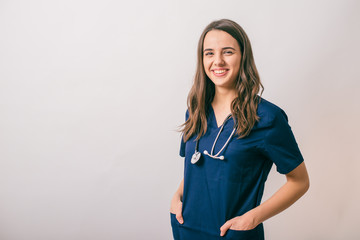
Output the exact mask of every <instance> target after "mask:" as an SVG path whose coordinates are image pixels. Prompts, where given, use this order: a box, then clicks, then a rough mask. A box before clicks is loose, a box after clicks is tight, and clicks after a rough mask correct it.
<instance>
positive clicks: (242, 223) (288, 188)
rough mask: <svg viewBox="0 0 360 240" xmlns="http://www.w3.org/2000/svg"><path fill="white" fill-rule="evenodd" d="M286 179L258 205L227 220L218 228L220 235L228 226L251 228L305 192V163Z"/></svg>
mask: <svg viewBox="0 0 360 240" xmlns="http://www.w3.org/2000/svg"><path fill="white" fill-rule="evenodd" d="M286 180H287V181H286V183H285V184H284V185H283V186H282V187H281V188H280V189H279V190H278V191H277V192H276V193H275V194H274V195H272V196H271V197H270V198H269V199H268V200H266V201H265V202H263V203H262V204H260V205H259V206H258V207H256V208H254V209H252V210H250V211H248V212H247V213H245V214H244V215H242V216H238V217H235V218H233V219H230V220H229V221H227V222H226V223H225V224H224V225H223V226H222V227H221V228H220V231H221V233H220V235H221V236H224V235H225V233H226V231H227V230H228V229H229V228H230V229H234V230H251V229H253V228H255V227H256V226H257V225H259V224H260V223H262V222H264V221H265V220H266V219H269V218H271V217H272V216H274V215H276V214H278V213H280V212H282V211H283V210H285V209H286V208H288V207H289V206H291V205H292V204H293V203H294V202H296V200H298V199H299V198H300V197H301V196H302V195H304V194H305V193H306V191H307V190H308V189H309V185H310V184H309V176H308V173H307V170H306V167H305V163H304V162H303V163H301V164H300V165H299V166H298V167H296V168H295V169H294V170H292V171H291V172H290V173H288V174H286Z"/></svg>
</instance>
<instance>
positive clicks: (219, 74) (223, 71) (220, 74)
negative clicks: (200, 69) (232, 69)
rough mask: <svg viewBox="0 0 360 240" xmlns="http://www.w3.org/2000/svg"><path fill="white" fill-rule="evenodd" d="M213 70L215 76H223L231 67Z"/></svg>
mask: <svg viewBox="0 0 360 240" xmlns="http://www.w3.org/2000/svg"><path fill="white" fill-rule="evenodd" d="M215 71H216V72H215ZM219 71H221V72H219ZM211 72H212V74H213V75H214V76H215V77H223V76H225V75H226V74H227V73H228V72H229V69H226V68H214V69H211Z"/></svg>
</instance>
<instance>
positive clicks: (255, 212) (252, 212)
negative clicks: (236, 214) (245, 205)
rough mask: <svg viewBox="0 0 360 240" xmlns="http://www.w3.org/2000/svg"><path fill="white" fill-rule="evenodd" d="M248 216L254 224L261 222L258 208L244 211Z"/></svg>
mask: <svg viewBox="0 0 360 240" xmlns="http://www.w3.org/2000/svg"><path fill="white" fill-rule="evenodd" d="M245 214H246V215H247V216H248V217H249V218H251V219H252V221H253V223H254V225H255V226H257V225H259V224H260V223H262V222H263V220H262V218H261V214H260V211H259V209H258V208H254V209H252V210H250V211H248V212H247V213H245Z"/></svg>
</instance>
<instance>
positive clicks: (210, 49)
mask: <svg viewBox="0 0 360 240" xmlns="http://www.w3.org/2000/svg"><path fill="white" fill-rule="evenodd" d="M226 49H232V50H234V51H236V49H235V48H233V47H224V48H222V50H226ZM213 50H214V49H212V48H207V49H204V51H203V52H206V51H213Z"/></svg>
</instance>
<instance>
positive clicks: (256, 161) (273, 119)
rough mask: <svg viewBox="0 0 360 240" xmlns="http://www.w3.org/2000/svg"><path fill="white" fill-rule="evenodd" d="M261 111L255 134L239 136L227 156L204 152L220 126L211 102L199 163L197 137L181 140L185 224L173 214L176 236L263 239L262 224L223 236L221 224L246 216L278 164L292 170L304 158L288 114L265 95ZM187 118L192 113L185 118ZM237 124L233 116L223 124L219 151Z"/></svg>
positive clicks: (181, 238) (183, 239)
mask: <svg viewBox="0 0 360 240" xmlns="http://www.w3.org/2000/svg"><path fill="white" fill-rule="evenodd" d="M257 114H258V116H259V117H260V120H259V121H258V122H256V124H255V125H254V127H253V128H252V130H251V132H250V134H249V135H248V136H246V137H245V138H241V139H237V137H238V136H237V135H236V134H234V136H233V137H232V139H231V140H230V142H229V143H228V145H227V146H226V148H225V149H224V150H223V151H222V152H221V154H220V155H223V156H224V157H225V159H224V160H218V159H213V158H211V157H209V156H207V155H204V154H203V152H204V150H207V151H208V152H209V153H210V152H211V148H212V145H213V143H214V140H215V138H216V136H217V134H218V132H219V130H220V127H218V126H217V122H216V119H215V114H214V110H213V109H212V107H211V105H210V106H209V109H208V112H207V124H208V129H207V132H206V134H205V135H204V136H202V137H201V138H200V140H199V146H198V148H199V151H200V152H201V153H202V154H201V158H200V160H199V161H198V162H197V163H196V164H192V163H191V162H190V160H191V157H192V155H193V153H194V152H195V143H196V142H195V138H196V136H193V137H192V138H190V139H189V140H188V141H186V143H184V141H183V139H182V141H181V146H180V156H182V157H185V167H184V192H183V208H182V214H183V218H184V223H183V224H182V225H181V224H179V223H178V221H177V220H176V218H175V215H174V214H172V213H171V214H170V215H171V225H172V230H173V236H174V239H175V240H193V239H194V240H213V239H214V240H215V239H233V240H235V239H236V240H260V239H264V230H263V225H262V224H260V225H258V226H257V227H256V228H255V229H253V230H249V231H235V230H231V229H229V230H228V231H227V234H226V235H225V236H224V237H220V227H221V226H222V225H223V224H224V223H225V222H226V221H227V220H229V219H231V218H234V217H236V216H241V215H242V214H244V213H246V212H247V211H249V210H251V209H253V208H255V207H256V206H258V205H259V204H260V202H261V198H262V195H263V191H264V184H265V181H266V179H267V176H268V174H269V171H270V169H271V167H272V164H273V163H275V165H276V168H277V171H278V172H279V173H281V174H287V173H289V172H291V171H292V170H293V169H295V168H296V167H297V166H298V165H299V164H301V163H302V162H303V157H302V155H301V153H300V150H299V148H298V145H297V143H296V140H295V138H294V135H293V133H292V131H291V128H290V126H289V124H288V118H287V115H286V113H285V112H284V111H283V110H282V109H281V108H279V107H278V106H276V105H274V104H273V103H270V102H269V101H267V100H265V99H263V98H261V101H260V103H259V105H258V109H257ZM188 117H189V115H188V111H187V112H186V119H187V118H188ZM233 127H234V120H233V118H230V119H229V120H228V121H226V122H225V123H224V128H223V131H222V132H221V134H220V136H219V138H218V141H217V143H216V145H215V149H214V154H216V153H218V151H219V150H220V149H221V148H222V147H223V146H224V144H225V142H226V141H227V139H228V138H229V136H230V134H231V132H232V130H233Z"/></svg>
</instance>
